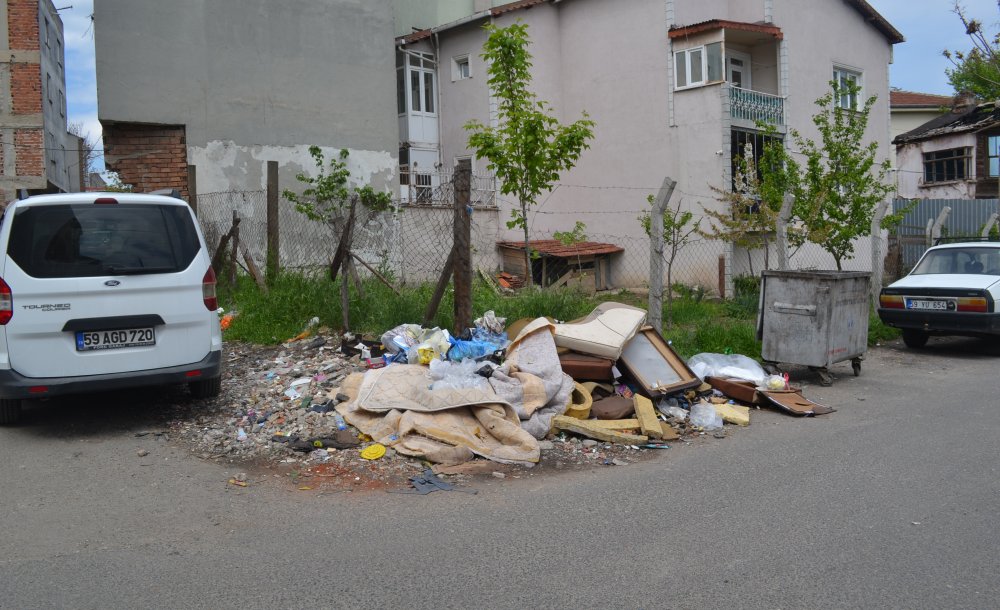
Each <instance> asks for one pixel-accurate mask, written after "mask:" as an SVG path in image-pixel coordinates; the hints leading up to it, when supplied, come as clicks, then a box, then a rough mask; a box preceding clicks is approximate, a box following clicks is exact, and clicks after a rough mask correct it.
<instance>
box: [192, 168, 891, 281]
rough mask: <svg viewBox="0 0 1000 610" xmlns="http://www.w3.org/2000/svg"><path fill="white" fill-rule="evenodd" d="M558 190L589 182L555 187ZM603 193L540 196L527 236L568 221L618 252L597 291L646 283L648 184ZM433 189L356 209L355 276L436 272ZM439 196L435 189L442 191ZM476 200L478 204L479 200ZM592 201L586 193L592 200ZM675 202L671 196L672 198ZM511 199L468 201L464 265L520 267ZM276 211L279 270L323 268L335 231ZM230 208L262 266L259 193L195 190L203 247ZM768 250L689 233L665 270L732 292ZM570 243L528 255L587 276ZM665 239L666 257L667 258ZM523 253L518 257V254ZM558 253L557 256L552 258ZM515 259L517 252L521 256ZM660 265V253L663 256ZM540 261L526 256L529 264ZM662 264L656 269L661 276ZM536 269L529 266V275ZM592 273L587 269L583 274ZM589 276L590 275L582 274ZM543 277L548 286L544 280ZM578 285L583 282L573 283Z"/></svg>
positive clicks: (443, 251) (822, 260) (443, 205)
mask: <svg viewBox="0 0 1000 610" xmlns="http://www.w3.org/2000/svg"><path fill="white" fill-rule="evenodd" d="M558 188H564V189H572V188H589V187H572V186H571V185H559V187H558ZM601 190H602V194H603V196H601V197H598V198H596V199H597V202H598V204H602V205H603V204H606V207H605V208H604V209H599V210H593V211H574V212H556V211H551V210H550V209H547V208H546V205H545V202H542V203H541V204H540V205H539V206H537V207H536V208H533V209H531V210H530V211H529V213H528V222H529V246H530V242H533V241H539V240H552V239H553V237H554V234H555V233H556V232H557V231H561V232H572V230H573V228H574V227H575V226H576V223H577V222H580V223H583V226H582V235H581V234H578V237H579V238H581V239H583V240H584V241H586V242H588V243H590V244H609V245H612V246H615V247H616V249H619V250H618V251H616V252H613V253H610V254H607V255H603V256H602V259H603V260H602V262H606V263H607V267H606V269H604V274H603V279H604V280H606V281H604V282H601V283H600V284H592V286H594V287H597V286H600V287H602V288H605V289H612V290H615V289H623V288H624V289H639V290H643V289H647V288H648V286H649V269H650V259H649V257H650V245H649V238H648V237H647V236H646V234H645V233H644V231H643V229H642V226H641V224H640V220H639V218H640V216H642V215H643V214H644V213H648V211H649V209H650V208H649V207H642V204H641V203H640V204H639V205H632V206H630V207H628V208H626V209H621V202H622V201H623V200H631V201H639V202H644V200H645V198H646V195H648V194H655V193H656V189H642V188H637V187H601ZM436 192H437V193H438V194H439V195H440V196H437V197H429V198H428V199H427V202H426V203H421V204H414V203H412V202H410V201H407V200H405V199H403V200H398V201H396V202H395V205H396V207H397V210H398V211H396V212H387V213H378V214H371V213H368V212H366V211H359V212H358V217H357V220H356V224H355V228H354V231H353V239H352V245H351V251H352V252H353V253H354V254H355V255H356V256H357V257H358V259H360V260H361V261H363V263H364V264H359V265H357V269H358V272H359V273H360V274H361V275H362V276H368V275H371V272H370V271H369V270H368V269H367V268H366V266H368V267H370V268H371V269H374V270H376V271H377V272H378V273H379V274H380V275H383V276H384V277H386V278H387V279H389V280H390V281H392V282H393V283H395V284H397V285H403V286H414V285H419V284H422V283H426V282H434V281H436V280H437V279H438V277H439V276H440V274H441V270H442V269H443V268H444V266H445V264H446V261H447V259H448V255H449V253H450V251H451V247H452V241H453V224H454V209H453V204H452V203H450V202H448V201H445V199H447V198H449V197H453V196H454V194H453V190H452V189H451V188H450V185H448V186H445V187H441V188H438V189H437V191H436ZM442 193H443V194H442ZM484 201H485V204H484V203H483V202H484ZM593 201H594V198H591V202H592V203H593ZM702 202H705V204H706V205H708V198H707V197H706V196H701V197H696V196H692V195H690V194H687V193H683V192H681V195H680V197H679V205H681V206H682V209H685V210H690V211H691V212H692V222H697V223H699V224H700V226H701V227H702V228H703V229H705V230H708V229H709V217H707V216H706V215H705V214H704V213H703V211H702V208H701V204H702ZM672 203H673V206H676V205H678V202H677V201H674V202H672ZM512 207H513V206H512V205H511V202H510V201H507V200H505V199H504V198H503V197H499V196H498V197H496V198H488V197H480V199H479V202H476V201H475V200H474V202H473V205H472V206H471V209H472V222H471V231H472V235H471V244H472V262H473V269H474V270H476V271H477V272H482V273H483V274H487V275H492V276H495V275H496V274H497V273H499V272H501V271H508V272H512V273H521V274H523V272H524V268H523V262H522V263H520V266H516V268H515V269H511V268H510V267H511V265H510V262H511V260H512V259H514V258H516V257H513V256H510V255H508V256H504V254H503V252H502V251H501V249H500V248H498V245H497V244H498V242H505V241H507V242H511V241H513V242H521V243H523V239H524V238H523V235H522V233H521V232H520V230H519V229H517V230H509V229H507V226H506V223H507V221H508V220H509V219H510V209H511V208H512ZM278 210H279V212H278V218H279V228H280V230H279V243H280V249H279V250H280V251H279V265H280V266H281V268H283V269H287V270H295V271H300V272H316V271H324V270H325V269H326V268H327V267H328V265H329V264H330V262H331V260H332V258H333V256H334V253H335V251H336V249H337V244H338V240H339V234H338V233H337V232H336V231H334V230H333V229H331V228H330V227H328V226H327V225H325V224H323V223H320V222H316V221H312V220H309V219H308V218H307V217H306V216H305V215H304V214H301V213H300V212H298V211H296V210H295V208H294V206H292V205H291V204H290V203H289V202H288V201H285V200H281V201H280V202H279V206H278ZM234 213H235V215H236V216H238V218H239V219H240V224H239V237H240V244H241V246H242V247H243V249H244V250H245V253H246V254H247V255H249V256H250V257H252V259H253V260H254V262H255V263H256V265H257V266H258V267H259V268H261V269H263V268H264V267H265V260H266V253H267V233H268V229H267V195H266V192H265V191H232V192H220V193H204V194H199V195H198V215H199V221H200V222H201V225H202V228H203V231H204V234H205V238H206V240H207V242H208V246H209V249H210V251H211V252H213V253H214V252H215V250H216V248H217V247H218V244H219V242H220V239H221V238H222V236H223V235H225V234H226V233H227V232H228V231H229V230H230V228H231V226H232V224H233V218H234ZM770 243H771V245H770V248H769V249H768V251H767V252H766V253H765V251H764V250H763V249H756V250H753V251H747V250H746V249H743V248H737V247H733V246H732V245H730V244H728V243H726V242H723V241H721V240H717V239H708V238H706V237H704V236H701V235H698V234H692V235H691V236H690V238H689V241H688V242H687V243H686V244H685V245H684V246H683V247H682V248H681V249H680V250H679V251H678V252H677V254H676V256H675V258H674V261H673V264H672V269H671V280H672V281H673V282H674V283H675V284H676V283H680V284H684V285H686V286H688V287H691V288H694V289H697V290H699V291H700V292H703V293H705V294H715V295H722V296H731V295H732V294H733V292H732V291H733V278H734V277H738V276H744V275H752V276H759V274H760V272H761V270H763V269H765V268H775V267H777V261H778V257H777V254H776V251H775V245H774V240H773V239H771V240H770ZM572 247H573V246H572V245H570V250H569V253H566V252H563V253H562V254H561V256H559V257H549V256H539V255H535V259H534V260H535V261H538V260H539V259H540V258H545V259H546V262H545V264H546V265H553V266H554V268H555V269H556V272H555V273H550V274H548V277H549V278H556V277H559V276H560V275H564V274H565V273H558V272H559V271H563V272H565V271H567V270H573V269H576V268H579V267H584V268H585V269H586V270H590V271H591V274H593V268H594V266H593V265H590V264H582V263H581V259H582V257H574V256H573V254H572ZM670 251H671V249H670V244H669V243H668V244H666V248H665V256H666V257H669V255H670ZM522 256H523V255H522ZM555 259H558V260H555ZM521 260H522V261H523V258H521ZM667 262H669V259H668V261H667ZM537 264H539V263H537V262H535V263H532V266H533V268H534V267H535V266H536V265H537ZM790 265H791V267H792V268H795V269H834V268H835V264H834V261H833V258H832V257H831V256H830V255H829V254H827V253H826V252H825V251H823V250H822V249H820V248H819V247H818V246H816V245H814V244H807V245H804V246H802V247H800V248H797V249H793V250H791V257H790ZM870 265H871V242H870V240H859V242H858V243H857V244H856V251H855V256H854V258H853V259H851V260H849V261H846V262H845V269H848V270H855V269H866V270H867V269H870V268H871V267H870ZM666 273H667V268H666V265H665V266H664V280H666ZM538 275H539V274H538V271H537V269H535V276H536V280H537V279H538ZM591 277H593V275H591ZM591 281H592V280H591ZM549 283H552V282H551V280H550V281H549ZM581 286H583V287H586V286H584V285H583V284H581Z"/></svg>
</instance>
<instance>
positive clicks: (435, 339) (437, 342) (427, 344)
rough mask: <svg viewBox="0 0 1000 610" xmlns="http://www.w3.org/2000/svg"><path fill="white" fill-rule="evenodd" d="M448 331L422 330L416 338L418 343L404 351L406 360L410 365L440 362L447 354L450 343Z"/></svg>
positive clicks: (437, 329) (438, 329)
mask: <svg viewBox="0 0 1000 610" xmlns="http://www.w3.org/2000/svg"><path fill="white" fill-rule="evenodd" d="M449 338H450V335H449V334H448V331H446V330H441V329H440V328H432V329H430V330H426V329H424V330H423V331H422V332H421V336H420V337H418V339H419V340H420V343H418V344H417V345H415V346H413V347H411V348H409V349H408V350H406V360H407V362H409V363H410V364H430V363H431V362H432V361H434V360H441V359H443V358H444V355H445V354H447V353H448V349H449V348H450V347H451V343H450V342H449V341H448V339H449Z"/></svg>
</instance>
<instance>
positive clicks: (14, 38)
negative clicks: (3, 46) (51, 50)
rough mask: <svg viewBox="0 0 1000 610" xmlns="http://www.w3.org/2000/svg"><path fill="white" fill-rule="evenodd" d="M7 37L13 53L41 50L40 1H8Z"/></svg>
mask: <svg viewBox="0 0 1000 610" xmlns="http://www.w3.org/2000/svg"><path fill="white" fill-rule="evenodd" d="M7 37H8V40H10V48H11V50H13V51H37V50H39V46H38V45H39V36H38V0H7Z"/></svg>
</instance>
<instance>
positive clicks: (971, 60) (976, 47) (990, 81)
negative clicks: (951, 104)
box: [943, 0, 1000, 100]
mask: <svg viewBox="0 0 1000 610" xmlns="http://www.w3.org/2000/svg"><path fill="white" fill-rule="evenodd" d="M952 11H953V12H954V13H955V14H956V15H958V18H959V19H960V20H961V21H962V25H963V26H965V33H966V35H968V37H969V40H970V41H971V42H972V49H970V50H968V51H950V50H945V51H943V54H944V56H945V57H947V58H948V59H949V60H951V63H952V65H954V68H951V69H946V70H945V74H946V75H947V76H948V82H949V83H950V84H951V86H952V87H954V88H955V91H968V92H970V93H972V94H974V95H975V96H976V97H978V98H979V99H981V100H995V99H998V98H1000V33H994V34H987V33H986V32H984V31H983V24H982V22H980V21H979V20H978V19H970V18H969V17H968V15H967V13H966V12H965V7H963V6H962V5H961V4H960V3H959V2H958V1H957V0H956V2H955V4H954V7H953V8H952Z"/></svg>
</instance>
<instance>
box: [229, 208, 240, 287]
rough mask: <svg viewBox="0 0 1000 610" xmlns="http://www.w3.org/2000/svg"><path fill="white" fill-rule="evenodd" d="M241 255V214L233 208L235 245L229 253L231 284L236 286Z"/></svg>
mask: <svg viewBox="0 0 1000 610" xmlns="http://www.w3.org/2000/svg"><path fill="white" fill-rule="evenodd" d="M239 256H240V215H239V213H237V212H236V210H233V247H232V250H231V254H230V255H229V269H228V271H229V285H230V286H232V287H233V288H235V287H236V267H237V265H238V264H239V260H240V259H239Z"/></svg>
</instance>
